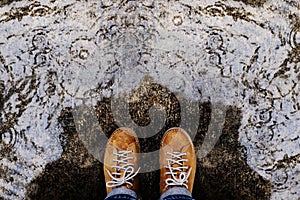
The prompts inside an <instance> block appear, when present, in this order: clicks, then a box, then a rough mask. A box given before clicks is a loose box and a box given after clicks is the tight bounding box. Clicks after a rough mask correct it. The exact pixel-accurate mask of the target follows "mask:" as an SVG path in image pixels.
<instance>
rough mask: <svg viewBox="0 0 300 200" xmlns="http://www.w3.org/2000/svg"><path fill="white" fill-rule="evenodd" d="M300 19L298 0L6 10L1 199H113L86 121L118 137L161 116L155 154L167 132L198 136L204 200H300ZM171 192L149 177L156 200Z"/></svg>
mask: <svg viewBox="0 0 300 200" xmlns="http://www.w3.org/2000/svg"><path fill="white" fill-rule="evenodd" d="M299 9H300V6H299V2H298V1H297V0H289V1H281V0H273V1H264V0H254V1H251V0H243V1H242V0H239V1H238V0H232V1H191V2H189V1H188V2H187V1H151V0H146V1H130V0H129V1H118V0H114V1H106V0H105V1H96V0H95V1H94V0H90V1H85V2H78V1H58V0H47V1H40V2H39V1H35V2H32V1H27V0H23V1H1V3H0V155H1V157H0V172H1V173H0V197H1V198H3V199H24V198H27V197H32V198H33V199H47V198H48V199H50V198H51V199H55V198H56V199H60V198H63V197H65V198H67V196H68V197H69V198H72V197H73V199H76V198H75V196H76V197H82V198H90V199H97V198H100V199H101V198H103V197H104V194H103V191H104V190H103V184H104V183H103V175H102V173H101V170H102V165H101V155H96V154H97V153H95V149H91V145H87V143H85V142H86V141H85V140H84V139H83V138H82V137H81V136H82V132H81V129H80V127H81V126H83V125H85V122H84V121H82V120H76V117H78V116H77V115H76V112H74V110H76V108H80V106H82V105H88V106H90V107H92V108H95V112H96V115H95V116H96V117H95V118H96V120H97V122H98V123H99V127H101V128H102V129H101V130H102V131H103V132H104V133H105V134H106V136H109V135H110V134H111V133H112V131H113V130H115V129H116V128H117V127H118V126H120V124H122V125H124V123H125V125H126V123H128V124H129V125H130V126H134V127H135V128H137V129H138V128H139V127H138V126H147V125H148V124H150V125H151V123H153V121H150V118H151V116H152V115H151V114H148V111H149V109H151V105H153V103H154V104H157V105H160V106H161V108H162V109H160V108H158V109H156V110H154V112H157V113H158V114H157V115H158V116H160V117H161V118H162V119H163V118H164V117H166V120H165V121H164V122H163V123H162V125H160V126H157V127H156V128H160V129H159V132H158V133H157V134H155V135H151V137H150V136H149V135H147V134H146V135H142V134H141V135H140V136H141V145H142V147H143V149H144V151H145V152H150V151H154V150H157V148H158V144H159V142H158V141H159V140H160V137H161V134H162V132H163V131H165V130H166V129H167V128H169V127H172V126H181V125H182V124H184V123H186V124H188V123H190V127H191V128H190V129H191V130H188V131H189V132H190V134H191V135H192V136H193V137H194V143H195V145H196V147H197V151H198V153H199V152H200V153H199V159H198V171H197V184H196V186H195V197H196V198H197V199H204V198H206V199H221V198H222V199H241V198H246V199H295V200H299V198H300V193H299V191H300V185H299V181H300V148H299V147H300V137H299V130H300V127H299V124H300V123H299V120H300V114H299V113H300V111H299V110H300V109H299V108H300V98H299V89H300V88H299V80H300V72H299V61H300V56H299V55H300V23H299V22H300V14H299ZM145 77H150V79H151V80H152V83H153V84H150V86H151V89H150V90H149V88H147V87H148V86H149V85H148V86H147V85H146V86H145V85H143V81H144V80H145ZM136 88H139V89H138V90H136V92H132V90H133V89H136ZM130 95H132V96H131V97H130V98H127V99H126V98H125V104H126V103H127V104H128V105H129V108H128V110H124V109H123V108H121V110H120V106H118V99H121V98H119V97H123V96H130ZM147 95H148V96H147ZM149 96H150V98H149ZM179 97H182V98H181V99H180V98H179ZM123 103H124V102H123ZM125 104H124V105H125ZM198 104H199V105H200V110H199V106H198ZM120 105H123V104H120ZM195 105H197V106H196V107H195ZM122 109H123V110H122ZM121 111H126V112H124V113H123V112H121ZM195 112H196V113H197V112H199V114H196V115H195ZM120 113H121V114H120ZM163 113H165V115H164V114H163ZM118 116H124V118H125V116H131V119H132V121H130V120H129V121H130V122H128V121H126V120H124V121H122V120H123V119H122V117H121V118H120V117H118ZM154 116H156V115H154ZM195 116H196V117H195ZM160 117H159V118H160ZM73 118H75V120H73ZM186 118H188V119H186ZM189 119H197V120H189ZM151 120H153V118H151ZM154 121H155V119H154ZM133 122H135V123H133ZM159 122H161V121H159V120H158V122H157V123H159ZM192 122H195V123H192ZM155 123H156V122H155ZM78 127H79V128H78ZM193 127H196V130H197V131H196V132H195V131H193ZM150 128H151V127H150ZM154 128H155V127H154ZM141 130H144V129H141ZM147 130H148V129H147ZM149 130H150V129H149ZM153 132H155V133H156V131H153ZM147 136H148V137H147ZM207 138H208V139H207ZM85 139H86V138H85ZM92 140H93V142H95V141H97V140H95V138H92ZM94 140H95V141H94ZM207 141H208V143H207ZM211 144H214V145H213V148H210V145H211ZM92 146H93V147H95V146H97V145H92ZM101 148H103V145H102V146H101V145H100V147H99V149H98V150H99V152H101ZM96 149H97V148H96ZM205 149H207V150H208V152H206V153H205ZM98 154H101V153H98ZM201 155H202V156H201ZM203 155H204V156H203ZM144 167H146V166H144ZM66 169H69V170H66ZM79 177H80V178H79ZM157 179H158V172H157V171H153V172H147V173H146V172H145V176H143V180H142V182H144V183H145V184H147V186H148V187H149V188H150V189H149V190H147V191H146V190H145V189H144V190H143V194H144V195H145V196H144V197H145V199H147V198H146V197H149V196H151V197H153V198H156V197H158V193H157V191H158V190H157V189H158V186H157V185H154V182H156V181H157ZM98 188H100V190H98ZM77 190H78V191H82V193H80V194H79V193H78V191H77ZM62 191H63V192H62ZM87 192H88V193H87ZM75 194H76V195H75ZM77 194H78V195H77ZM72 195H74V196H72ZM80 195H81V196H80ZM147 195H148V196H147Z"/></svg>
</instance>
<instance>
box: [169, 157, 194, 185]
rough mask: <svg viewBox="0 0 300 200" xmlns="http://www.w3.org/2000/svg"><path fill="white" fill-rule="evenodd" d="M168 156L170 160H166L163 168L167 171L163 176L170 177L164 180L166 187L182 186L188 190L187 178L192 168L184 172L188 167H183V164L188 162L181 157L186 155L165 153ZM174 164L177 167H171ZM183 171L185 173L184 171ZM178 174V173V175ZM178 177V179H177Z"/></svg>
mask: <svg viewBox="0 0 300 200" xmlns="http://www.w3.org/2000/svg"><path fill="white" fill-rule="evenodd" d="M167 154H168V155H170V156H171V159H170V158H167V159H166V160H167V162H168V165H167V166H165V168H166V169H169V171H168V172H166V173H165V175H167V176H168V175H171V177H170V178H167V179H166V180H165V183H166V187H168V186H184V187H186V188H187V189H188V185H187V182H188V178H189V176H190V173H191V170H192V168H190V169H189V170H188V172H186V170H187V169H188V168H189V167H188V166H185V165H184V163H183V162H188V159H183V158H182V156H186V155H187V153H182V152H173V153H170V152H167ZM174 164H177V165H179V166H178V167H173V165H174ZM184 170H185V171H184ZM178 172H179V173H180V174H179V175H178ZM177 175H178V178H177Z"/></svg>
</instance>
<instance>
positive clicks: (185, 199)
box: [163, 195, 194, 200]
mask: <svg viewBox="0 0 300 200" xmlns="http://www.w3.org/2000/svg"><path fill="white" fill-rule="evenodd" d="M163 200H194V199H193V198H192V197H190V196H187V195H170V196H167V197H165V198H163Z"/></svg>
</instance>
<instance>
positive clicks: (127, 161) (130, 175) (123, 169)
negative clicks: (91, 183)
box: [104, 128, 140, 194]
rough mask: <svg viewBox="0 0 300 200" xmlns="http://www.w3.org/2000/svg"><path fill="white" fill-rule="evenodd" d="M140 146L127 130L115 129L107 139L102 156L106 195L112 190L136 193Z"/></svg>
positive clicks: (129, 130) (135, 137)
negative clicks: (125, 189)
mask: <svg viewBox="0 0 300 200" xmlns="http://www.w3.org/2000/svg"><path fill="white" fill-rule="evenodd" d="M139 152H140V144H139V141H138V138H137V136H136V135H135V133H134V132H133V131H132V130H131V129H128V128H119V129H117V130H116V131H115V132H114V133H113V134H112V135H111V137H110V138H109V140H108V142H107V146H106V150H105V154H104V176H105V182H106V191H107V194H109V193H110V192H111V190H112V189H114V188H127V189H130V190H133V191H135V192H136V193H137V190H138V180H137V177H136V175H137V174H138V172H139V167H138V153H139Z"/></svg>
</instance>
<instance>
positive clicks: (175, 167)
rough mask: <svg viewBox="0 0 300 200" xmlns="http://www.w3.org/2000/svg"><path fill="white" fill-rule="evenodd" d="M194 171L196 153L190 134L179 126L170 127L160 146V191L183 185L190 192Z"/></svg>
mask: <svg viewBox="0 0 300 200" xmlns="http://www.w3.org/2000/svg"><path fill="white" fill-rule="evenodd" d="M195 172H196V154H195V149H194V145H193V143H192V140H191V138H190V136H189V135H188V134H187V133H186V132H185V131H184V130H183V129H181V128H171V129H169V130H168V131H167V132H166V133H165V134H164V137H163V139H162V142H161V147H160V193H161V194H163V193H164V192H165V191H167V190H168V189H170V188H173V187H185V188H186V189H188V190H189V192H190V193H192V190H193V184H194V179H195Z"/></svg>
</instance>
